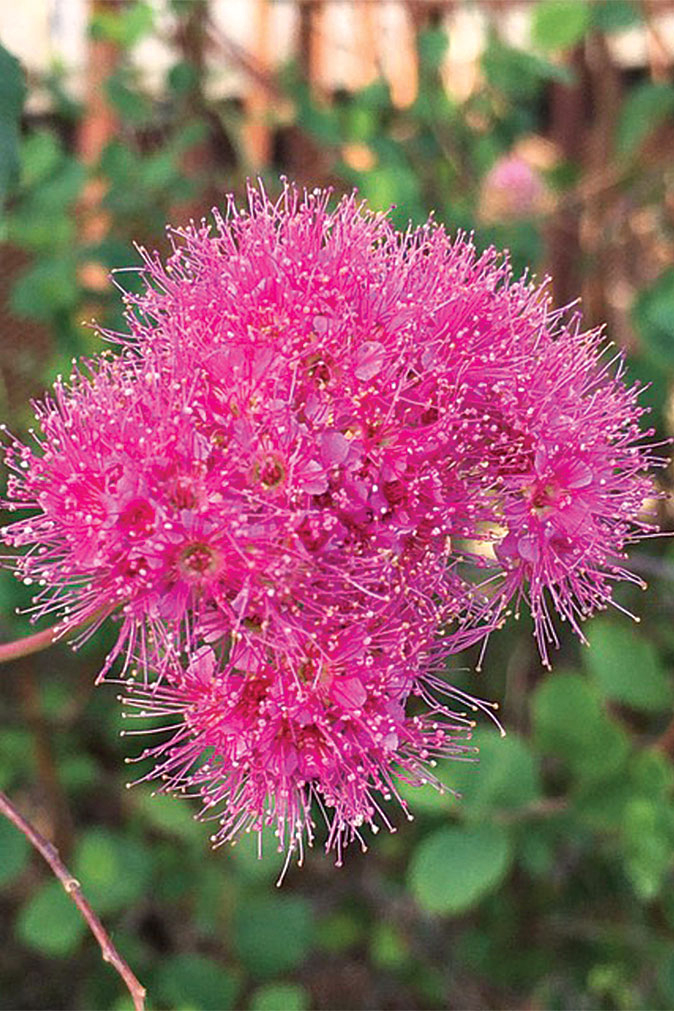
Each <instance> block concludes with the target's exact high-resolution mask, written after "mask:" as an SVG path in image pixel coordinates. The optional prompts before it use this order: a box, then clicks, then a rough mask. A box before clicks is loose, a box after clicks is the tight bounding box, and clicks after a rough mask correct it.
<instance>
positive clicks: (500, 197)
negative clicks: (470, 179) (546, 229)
mask: <svg viewBox="0 0 674 1011" xmlns="http://www.w3.org/2000/svg"><path fill="white" fill-rule="evenodd" d="M548 203H549V195H548V191H547V189H546V186H545V183H544V182H543V179H542V177H541V174H540V172H539V171H538V169H537V168H535V167H534V166H533V165H531V164H530V163H529V162H528V161H527V160H526V159H525V158H523V157H522V156H521V155H520V154H516V153H511V154H508V155H503V156H502V157H501V158H499V159H498V161H497V162H496V164H495V165H494V166H493V167H492V168H491V169H490V170H489V172H488V173H487V175H486V176H485V177H484V179H483V181H482V191H481V195H480V216H481V217H482V218H483V219H484V220H485V221H512V220H517V219H519V218H530V217H533V216H534V215H536V214H540V213H541V212H542V211H544V210H545V209H546V208H547V205H548Z"/></svg>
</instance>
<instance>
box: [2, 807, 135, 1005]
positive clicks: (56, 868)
mask: <svg viewBox="0 0 674 1011" xmlns="http://www.w3.org/2000/svg"><path fill="white" fill-rule="evenodd" d="M0 814H4V816H5V817H6V818H8V819H9V820H10V821H11V822H12V824H13V825H16V827H17V828H18V830H19V832H22V833H23V835H24V836H25V837H26V839H28V841H29V842H30V843H31V844H32V845H33V846H34V847H35V849H36V850H37V851H38V852H39V853H40V854H41V856H43V857H44V859H45V860H46V861H47V863H48V864H49V866H50V867H51V869H52V871H53V872H54V874H55V875H56V877H57V878H58V879H59V881H60V882H61V884H62V885H63V887H64V888H65V891H66V894H67V895H69V896H70V898H71V899H72V900H73V902H74V903H75V905H76V906H77V908H78V909H79V911H80V913H81V914H82V916H83V917H84V919H85V920H86V922H87V925H88V927H89V929H90V930H91V932H92V934H93V935H94V937H95V938H96V940H97V941H98V943H99V945H100V949H101V955H102V956H103V961H104V962H109V963H110V965H111V966H112V967H113V969H115V970H116V972H118V973H119V975H120V976H121V978H122V979H123V980H124V983H125V984H126V987H127V989H128V991H129V993H130V994H131V999H132V1000H133V1006H134V1008H135V1011H145V993H146V991H145V987H144V986H142V985H141V984H140V983H139V982H138V980H137V979H136V977H135V976H134V974H133V973H132V971H131V969H130V968H129V966H128V965H127V963H126V962H125V961H124V959H123V958H122V956H121V955H120V954H119V952H118V951H117V949H116V948H115V946H114V944H113V943H112V941H111V940H110V937H109V935H108V933H107V931H106V929H105V927H104V926H103V924H102V923H101V921H100V920H99V918H98V917H97V916H96V913H95V912H94V911H93V909H92V908H91V906H90V905H89V903H88V902H87V900H86V899H85V897H84V895H83V894H82V888H81V886H80V883H79V881H78V880H77V879H76V878H74V877H73V876H72V874H71V873H70V871H69V870H68V868H67V867H66V866H65V864H64V863H63V862H62V860H61V858H60V856H59V854H58V850H57V849H56V847H55V846H54V845H53V843H50V842H49V841H48V840H47V839H45V838H44V836H43V835H41V834H40V833H39V832H38V831H37V829H35V828H33V826H32V825H31V824H30V822H28V821H26V819H25V818H24V817H23V815H22V814H21V813H20V812H19V811H17V809H16V808H15V807H14V805H13V804H12V802H11V800H10V799H9V797H7V796H6V794H4V793H3V792H2V791H1V790H0Z"/></svg>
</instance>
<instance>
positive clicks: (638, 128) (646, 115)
mask: <svg viewBox="0 0 674 1011" xmlns="http://www.w3.org/2000/svg"><path fill="white" fill-rule="evenodd" d="M673 112H674V87H672V85H671V84H653V83H652V82H651V81H644V82H643V83H641V84H637V85H636V86H635V87H634V88H632V90H631V91H630V93H629V94H628V96H627V98H626V99H625V100H624V102H623V103H622V108H621V110H620V118H619V120H618V126H617V134H616V146H617V149H618V151H619V153H620V154H623V155H630V154H633V153H634V152H635V151H636V150H637V148H638V147H640V145H641V144H642V143H643V141H644V140H645V139H646V137H648V135H649V133H651V132H652V131H653V130H655V128H656V127H657V126H660V124H661V123H663V122H665V120H667V119H668V118H669V117H670V116H671V115H672V113H673Z"/></svg>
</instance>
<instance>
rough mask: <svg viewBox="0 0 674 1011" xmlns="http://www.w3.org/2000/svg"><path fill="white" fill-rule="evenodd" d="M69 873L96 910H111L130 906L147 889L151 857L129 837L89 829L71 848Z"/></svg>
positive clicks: (150, 871) (103, 830) (105, 911)
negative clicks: (71, 863)
mask: <svg viewBox="0 0 674 1011" xmlns="http://www.w3.org/2000/svg"><path fill="white" fill-rule="evenodd" d="M73 874H74V875H75V877H76V878H77V880H78V881H79V882H80V883H81V885H82V890H83V891H84V893H85V895H86V896H87V898H88V899H89V901H90V902H91V904H92V906H93V907H94V909H95V910H96V911H97V912H99V913H107V912H113V911H115V910H118V909H124V908H126V907H128V906H130V905H132V904H133V903H134V902H136V901H137V900H138V899H139V898H140V897H141V896H142V895H144V894H145V893H146V892H147V890H148V887H149V884H150V879H151V877H152V858H151V856H150V853H149V851H148V850H147V849H145V847H144V846H142V845H141V844H140V843H137V842H135V841H134V840H133V839H128V838H127V837H125V836H117V835H114V834H113V833H112V832H108V831H106V830H105V829H92V830H91V831H89V832H87V834H86V835H85V836H83V838H82V840H81V841H80V843H79V845H78V847H77V849H76V850H75V856H74V859H73Z"/></svg>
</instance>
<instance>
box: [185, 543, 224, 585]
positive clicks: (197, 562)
mask: <svg viewBox="0 0 674 1011" xmlns="http://www.w3.org/2000/svg"><path fill="white" fill-rule="evenodd" d="M219 564H220V554H219V552H218V551H216V550H215V548H213V547H211V545H210V544H203V543H200V542H198V543H195V544H188V545H187V547H185V548H183V549H182V551H181V552H180V554H179V555H178V571H179V572H180V575H181V576H182V577H183V578H184V579H187V580H190V581H195V580H201V579H205V578H207V577H208V576H214V575H215V573H216V572H217V571H218V568H219Z"/></svg>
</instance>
